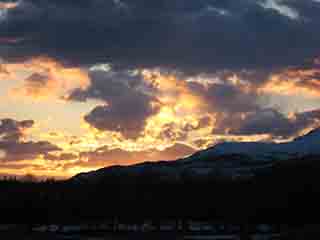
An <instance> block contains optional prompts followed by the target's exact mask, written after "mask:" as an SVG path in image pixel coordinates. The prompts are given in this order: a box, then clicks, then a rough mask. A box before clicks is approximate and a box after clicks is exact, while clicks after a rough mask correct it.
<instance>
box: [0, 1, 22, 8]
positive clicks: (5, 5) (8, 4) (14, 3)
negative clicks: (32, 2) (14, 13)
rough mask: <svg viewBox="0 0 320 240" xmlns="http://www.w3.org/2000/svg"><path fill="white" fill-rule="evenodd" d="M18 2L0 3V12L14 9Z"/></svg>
mask: <svg viewBox="0 0 320 240" xmlns="http://www.w3.org/2000/svg"><path fill="white" fill-rule="evenodd" d="M18 5H19V2H0V10H8V9H13V8H16V7H17V6H18Z"/></svg>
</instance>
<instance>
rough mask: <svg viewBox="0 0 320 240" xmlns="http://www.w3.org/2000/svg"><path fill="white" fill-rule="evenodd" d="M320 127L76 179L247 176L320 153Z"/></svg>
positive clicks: (169, 178) (94, 180) (95, 173)
mask: <svg viewBox="0 0 320 240" xmlns="http://www.w3.org/2000/svg"><path fill="white" fill-rule="evenodd" d="M319 143H320V129H316V130H313V131H311V132H309V133H308V134H306V135H304V136H301V137H298V138H296V139H294V140H293V141H291V142H288V143H264V142H225V143H221V144H218V145H216V146H214V147H211V148H209V149H206V150H203V151H199V152H197V153H195V154H193V155H191V156H189V157H186V158H183V159H179V160H176V161H162V162H156V163H154V162H145V163H141V164H136V165H132V166H113V167H108V168H103V169H99V170H97V171H93V172H88V173H81V174H79V175H76V176H75V177H73V178H72V180H73V181H80V182H98V181H101V180H103V179H105V178H107V177H113V178H114V177H118V178H121V177H143V176H153V177H155V178H158V179H159V180H162V181H180V180H181V179H183V178H191V179H194V178H198V179H201V178H224V179H226V178H227V179H233V180H234V179H248V178H251V177H253V176H255V175H256V174H258V173H260V172H264V171H268V170H269V169H270V168H271V167H272V166H273V165H274V164H275V163H278V162H279V161H283V160H289V159H297V158H304V157H306V156H316V155H320V147H319V146H320V145H319Z"/></svg>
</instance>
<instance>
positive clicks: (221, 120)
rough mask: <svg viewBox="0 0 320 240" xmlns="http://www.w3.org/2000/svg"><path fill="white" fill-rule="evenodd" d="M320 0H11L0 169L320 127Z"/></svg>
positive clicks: (69, 167)
mask: <svg viewBox="0 0 320 240" xmlns="http://www.w3.org/2000/svg"><path fill="white" fill-rule="evenodd" d="M319 12H320V1H318V0H304V1H301V0H237V1H234V0H223V1H222V0H158V1H150V0H77V1H72V0H64V1H61V0H17V1H14V0H0V175H17V176H24V175H26V174H33V175H35V176H38V177H55V178H67V177H70V176H73V175H75V174H77V173H80V172H86V171H91V170H95V169H98V168H101V167H106V166H111V165H129V164H135V163H140V162H144V161H160V160H174V159H178V158H182V157H184V156H188V155H190V154H192V153H194V152H196V151H198V150H201V149H205V148H208V147H211V146H214V145H215V144H217V143H220V142H223V141H267V142H269V141H275V142H283V141H290V140H292V139H294V138H295V137H297V136H300V135H303V134H305V133H307V132H308V131H310V130H312V129H314V128H317V127H320V106H319V104H320V44H319V43H320V31H319V30H318V29H319V27H320V15H319Z"/></svg>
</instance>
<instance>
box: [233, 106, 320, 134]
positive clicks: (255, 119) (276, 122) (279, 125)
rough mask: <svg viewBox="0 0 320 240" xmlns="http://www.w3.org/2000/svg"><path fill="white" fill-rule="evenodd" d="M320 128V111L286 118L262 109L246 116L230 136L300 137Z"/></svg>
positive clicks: (278, 113)
mask: <svg viewBox="0 0 320 240" xmlns="http://www.w3.org/2000/svg"><path fill="white" fill-rule="evenodd" d="M316 127H320V109H316V110H313V111H306V112H300V113H294V114H291V115H289V116H286V115H284V114H282V113H280V112H278V111H276V110H274V109H263V110H260V111H258V112H252V113H250V114H248V115H247V116H246V117H245V118H244V119H243V121H242V123H241V126H240V127H239V128H238V129H234V130H232V131H231V133H232V134H241V135H253V134H270V135H271V136H273V137H274V138H275V139H276V138H283V139H287V138H290V137H295V136H298V135H301V134H302V133H303V132H304V131H305V130H310V129H313V128H316Z"/></svg>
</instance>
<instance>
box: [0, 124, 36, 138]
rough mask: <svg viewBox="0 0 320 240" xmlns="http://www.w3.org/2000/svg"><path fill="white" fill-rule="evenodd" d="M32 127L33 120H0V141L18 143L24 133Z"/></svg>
mask: <svg viewBox="0 0 320 240" xmlns="http://www.w3.org/2000/svg"><path fill="white" fill-rule="evenodd" d="M33 125H34V121H33V120H24V121H16V120H13V119H1V125H0V139H1V140H2V141H13V142H17V141H20V140H21V139H22V138H23V136H24V131H25V130H26V129H28V128H31V127H32V126H33Z"/></svg>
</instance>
